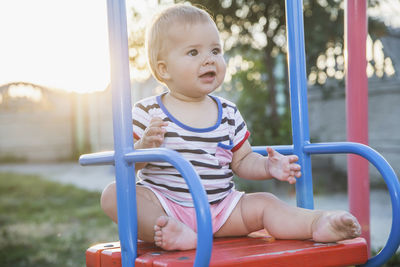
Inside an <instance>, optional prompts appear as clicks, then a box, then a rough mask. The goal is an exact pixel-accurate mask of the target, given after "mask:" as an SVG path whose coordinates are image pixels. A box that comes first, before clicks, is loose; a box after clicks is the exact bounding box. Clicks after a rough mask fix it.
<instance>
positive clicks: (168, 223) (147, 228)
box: [101, 183, 197, 250]
mask: <svg viewBox="0 0 400 267" xmlns="http://www.w3.org/2000/svg"><path fill="white" fill-rule="evenodd" d="M136 199H137V215H138V216H137V217H138V237H139V239H141V240H143V241H146V242H155V244H156V245H157V246H159V247H161V248H163V249H166V250H174V249H181V250H185V249H192V248H195V246H196V238H197V236H196V234H195V233H194V232H193V230H191V229H190V228H189V227H187V226H186V225H184V224H183V223H181V222H179V221H177V220H176V219H174V218H171V217H167V215H166V213H165V211H164V209H163V207H162V206H161V204H160V202H159V200H158V198H157V197H156V196H155V195H154V193H153V192H152V191H151V190H150V189H147V188H145V187H142V186H136ZM101 207H102V209H103V210H104V212H105V213H106V214H107V215H108V216H109V217H110V218H111V219H112V220H113V221H114V222H116V223H117V222H118V217H117V194H116V187H115V183H111V184H109V185H108V186H107V187H106V188H105V189H104V191H103V193H102V195H101ZM181 236H185V238H182V237H181ZM183 241H184V242H183ZM181 243H183V244H181ZM193 243H194V244H195V245H194V247H193V245H192V244H193Z"/></svg>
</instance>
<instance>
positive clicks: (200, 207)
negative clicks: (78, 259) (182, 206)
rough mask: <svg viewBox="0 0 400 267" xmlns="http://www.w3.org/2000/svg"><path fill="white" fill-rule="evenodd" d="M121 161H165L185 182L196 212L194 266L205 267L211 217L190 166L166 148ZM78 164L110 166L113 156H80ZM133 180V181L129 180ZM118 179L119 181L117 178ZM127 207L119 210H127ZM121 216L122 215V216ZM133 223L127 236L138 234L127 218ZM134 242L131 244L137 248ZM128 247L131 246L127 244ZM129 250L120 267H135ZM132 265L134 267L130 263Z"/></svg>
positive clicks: (134, 153) (143, 151) (133, 153)
mask: <svg viewBox="0 0 400 267" xmlns="http://www.w3.org/2000/svg"><path fill="white" fill-rule="evenodd" d="M124 161H125V163H127V164H134V163H137V162H156V161H165V162H169V163H170V164H172V165H173V166H174V167H175V168H176V169H177V170H178V171H179V172H180V173H181V174H182V177H183V178H184V179H185V181H186V183H187V184H188V187H189V191H190V193H191V194H192V197H193V202H194V207H195V209H196V221H197V250H196V258H195V262H194V266H208V264H209V262H210V258H211V251H212V240H213V234H212V224H211V213H210V208H209V204H208V200H207V196H206V192H205V191H204V188H203V186H202V184H201V182H200V178H199V176H198V174H197V173H196V171H195V170H194V168H193V166H192V165H191V164H190V162H188V161H187V160H186V159H184V158H183V157H182V156H181V155H180V154H179V153H178V152H176V151H173V150H169V149H165V148H154V149H140V150H133V151H131V152H128V153H126V154H125V156H124ZM79 162H80V164H81V165H83V166H88V165H100V164H113V162H114V152H113V151H109V152H101V153H93V154H87V155H82V156H81V157H80V159H79ZM131 178H132V177H131ZM117 179H118V177H117ZM133 179H134V177H133ZM126 208H127V207H122V209H123V210H126ZM122 213H124V212H122ZM130 219H131V220H133V221H134V225H133V228H134V229H131V230H129V231H128V233H129V232H137V230H136V229H137V218H136V217H134V218H130ZM118 229H119V231H120V234H119V235H120V237H121V235H125V234H127V233H125V230H124V229H121V227H119V228H118ZM136 242H137V240H136V241H135V242H134V243H135V244H136ZM129 244H130V243H129ZM123 246H124V247H125V246H126V244H122V243H121V247H123ZM128 246H129V247H128V248H126V249H124V250H123V251H121V253H122V252H124V253H127V254H129V253H132V257H129V256H128V255H124V256H125V257H128V258H129V261H128V265H123V266H134V260H133V261H132V258H133V259H135V258H136V257H137V251H136V250H137V246H136V245H135V246H132V245H128ZM131 262H133V265H132V263H131Z"/></svg>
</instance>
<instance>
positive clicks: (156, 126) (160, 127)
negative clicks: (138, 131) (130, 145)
mask: <svg viewBox="0 0 400 267" xmlns="http://www.w3.org/2000/svg"><path fill="white" fill-rule="evenodd" d="M167 125H168V122H164V121H163V120H162V119H161V118H158V117H154V118H152V119H151V121H150V124H149V126H148V127H147V128H146V130H145V131H144V133H143V136H142V138H141V139H140V140H139V141H138V142H137V143H136V144H135V148H136V149H139V148H154V147H160V146H161V144H162V143H163V141H164V134H165V132H166V129H165V128H164V127H165V126H167Z"/></svg>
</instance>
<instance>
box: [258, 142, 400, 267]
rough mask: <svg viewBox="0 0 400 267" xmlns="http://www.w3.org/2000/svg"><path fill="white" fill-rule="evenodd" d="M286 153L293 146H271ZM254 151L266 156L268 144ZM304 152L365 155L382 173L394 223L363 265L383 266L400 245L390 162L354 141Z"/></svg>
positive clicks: (399, 201) (399, 205)
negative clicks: (383, 241)
mask: <svg viewBox="0 0 400 267" xmlns="http://www.w3.org/2000/svg"><path fill="white" fill-rule="evenodd" d="M271 147H273V148H274V149H275V150H277V151H278V152H279V153H282V154H284V155H290V154H293V146H271ZM253 151H254V152H257V153H259V154H261V155H264V156H266V155H267V151H266V146H254V147H253ZM303 151H304V153H307V154H309V155H312V154H343V153H346V154H348V153H351V154H356V155H359V156H362V157H364V158H365V159H367V160H368V161H369V162H371V163H372V164H373V165H374V166H375V167H376V168H377V170H378V171H379V172H380V174H381V175H382V178H383V179H384V181H385V182H386V185H387V188H388V191H389V194H390V200H391V203H392V225H391V230H390V233H389V237H388V240H387V242H386V244H385V246H384V247H383V249H382V250H381V251H380V252H379V253H378V254H377V255H375V256H374V257H372V258H370V259H369V260H368V261H367V263H365V264H364V265H362V266H365V267H367V266H368V267H370V266H381V265H383V264H384V263H385V262H386V261H387V260H388V259H390V257H391V256H392V255H393V254H394V253H396V251H397V249H398V247H399V246H400V224H399V223H398V222H400V183H399V180H398V178H397V175H396V173H395V172H394V170H393V168H392V167H391V166H390V164H389V163H388V162H387V161H386V160H385V159H384V158H383V156H382V155H381V154H379V153H378V152H377V151H376V150H374V149H372V148H371V147H369V146H366V145H364V144H359V143H354V142H331V143H315V144H311V143H309V144H306V145H305V146H304V148H303Z"/></svg>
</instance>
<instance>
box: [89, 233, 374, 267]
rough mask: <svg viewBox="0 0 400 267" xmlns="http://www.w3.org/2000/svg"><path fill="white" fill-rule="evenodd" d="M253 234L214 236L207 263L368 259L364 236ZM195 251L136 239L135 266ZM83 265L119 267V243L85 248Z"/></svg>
mask: <svg viewBox="0 0 400 267" xmlns="http://www.w3.org/2000/svg"><path fill="white" fill-rule="evenodd" d="M255 236H256V237H240V238H218V239H215V240H214V244H213V252H212V255H211V262H210V266H246V267H252V266H267V265H268V266H296V267H301V266H307V267H309V266H315V267H321V266H349V265H357V264H363V263H365V262H366V261H367V260H368V250H367V244H366V241H365V240H364V239H363V238H355V239H351V240H344V241H340V242H337V243H316V242H313V241H300V240H274V239H273V238H272V237H269V236H266V235H263V236H260V235H255ZM195 253H196V251H195V250H190V251H164V250H162V249H160V248H158V247H156V246H154V245H153V244H150V243H145V242H140V241H139V242H138V258H137V259H136V263H135V266H174V267H178V266H179V267H181V266H193V263H194V258H195ZM86 266H87V267H120V266H121V250H120V247H119V242H113V243H103V244H98V245H95V246H92V247H90V248H89V249H88V250H87V251H86Z"/></svg>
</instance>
